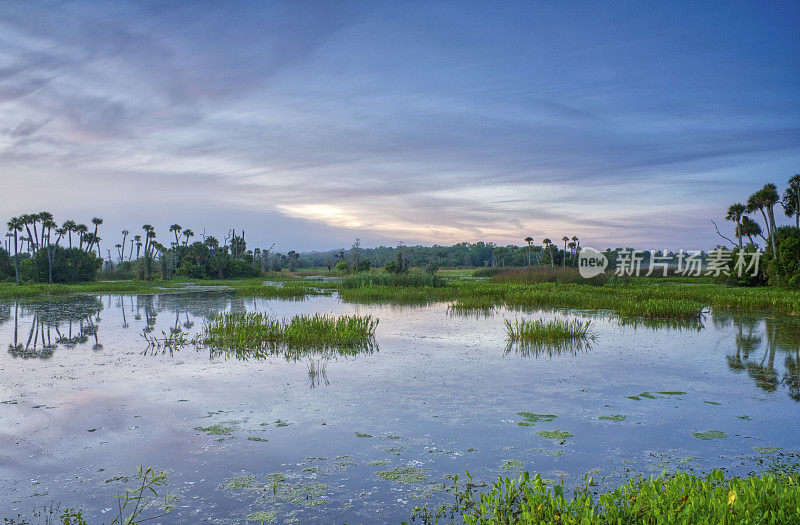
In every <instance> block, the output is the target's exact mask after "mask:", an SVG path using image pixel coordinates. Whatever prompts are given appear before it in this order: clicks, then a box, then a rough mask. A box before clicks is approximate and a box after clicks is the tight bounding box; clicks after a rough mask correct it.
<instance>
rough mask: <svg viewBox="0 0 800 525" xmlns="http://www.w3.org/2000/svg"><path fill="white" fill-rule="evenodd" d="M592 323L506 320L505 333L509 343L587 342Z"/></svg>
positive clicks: (592, 336)
mask: <svg viewBox="0 0 800 525" xmlns="http://www.w3.org/2000/svg"><path fill="white" fill-rule="evenodd" d="M591 327H592V322H591V321H581V320H579V319H551V320H549V321H543V320H541V319H536V320H535V321H528V320H526V319H522V320H519V319H515V320H514V322H513V323H512V322H511V321H509V320H508V319H506V332H507V334H508V340H509V342H511V343H560V342H564V341H576V340H589V339H593V338H594V334H593V333H592V332H591Z"/></svg>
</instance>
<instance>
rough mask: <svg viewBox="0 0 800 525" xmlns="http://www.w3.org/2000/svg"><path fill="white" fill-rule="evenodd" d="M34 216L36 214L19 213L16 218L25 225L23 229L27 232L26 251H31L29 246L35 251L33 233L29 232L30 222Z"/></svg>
mask: <svg viewBox="0 0 800 525" xmlns="http://www.w3.org/2000/svg"><path fill="white" fill-rule="evenodd" d="M34 217H36V216H35V215H31V214H29V213H26V214H24V215H20V216H19V217H18V218H19V220H20V221H21V222H22V225H23V226H25V230H26V231H27V232H28V251H31V248H33V252H34V253H36V247H35V245H34V244H33V234H32V233H31V223H33V221H34Z"/></svg>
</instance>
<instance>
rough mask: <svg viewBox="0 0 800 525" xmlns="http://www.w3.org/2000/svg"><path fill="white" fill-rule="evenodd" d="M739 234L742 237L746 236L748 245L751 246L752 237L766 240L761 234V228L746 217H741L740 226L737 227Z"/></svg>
mask: <svg viewBox="0 0 800 525" xmlns="http://www.w3.org/2000/svg"><path fill="white" fill-rule="evenodd" d="M739 230H740V232H739V234H740V235H742V236H745V235H746V236H747V239H748V240H749V241H750V244H753V236H755V235H758V236H759V237H761V238H762V239H764V240H765V241H766V240H767V239H766V237H764V235H763V234H762V233H761V226H759V225H758V223H757V222H756V221H754V220H753V219H751V218H750V217H748V216H747V215H745V216H743V217H742V225H741V226H740V227H739Z"/></svg>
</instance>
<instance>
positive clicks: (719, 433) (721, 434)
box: [692, 430, 728, 439]
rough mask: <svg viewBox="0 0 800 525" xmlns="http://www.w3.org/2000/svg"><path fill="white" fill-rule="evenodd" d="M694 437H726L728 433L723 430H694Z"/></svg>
mask: <svg viewBox="0 0 800 525" xmlns="http://www.w3.org/2000/svg"><path fill="white" fill-rule="evenodd" d="M692 437H693V438H696V439H724V438H726V437H728V434H726V433H725V432H722V431H721V430H706V431H705V432H692Z"/></svg>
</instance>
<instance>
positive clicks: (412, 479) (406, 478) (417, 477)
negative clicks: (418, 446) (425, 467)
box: [378, 466, 427, 483]
mask: <svg viewBox="0 0 800 525" xmlns="http://www.w3.org/2000/svg"><path fill="white" fill-rule="evenodd" d="M378 477H379V478H381V479H386V480H389V481H394V482H397V483H422V482H423V481H425V480H426V479H427V478H426V477H425V474H424V473H422V472H421V471H420V470H419V469H417V468H416V467H411V466H407V467H397V468H395V469H392V470H385V471H383V472H378Z"/></svg>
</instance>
